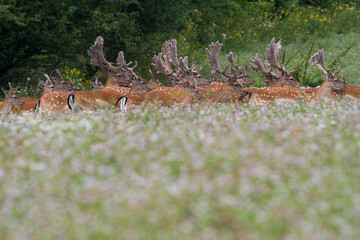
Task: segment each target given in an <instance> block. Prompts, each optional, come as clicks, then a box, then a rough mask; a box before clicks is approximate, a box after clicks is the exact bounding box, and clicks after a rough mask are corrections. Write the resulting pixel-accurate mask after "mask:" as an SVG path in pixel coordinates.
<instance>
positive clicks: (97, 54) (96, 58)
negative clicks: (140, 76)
mask: <svg viewBox="0 0 360 240" xmlns="http://www.w3.org/2000/svg"><path fill="white" fill-rule="evenodd" d="M103 45H104V39H103V38H102V37H101V36H99V37H97V38H96V40H95V43H94V45H93V46H91V47H90V48H89V50H88V55H89V56H90V58H91V61H90V63H91V64H92V65H94V66H97V67H101V68H102V69H104V70H105V71H106V72H107V74H108V79H107V82H106V86H116V87H129V86H130V80H129V79H130V75H131V71H132V70H133V69H135V67H136V63H135V66H134V67H133V68H129V67H128V65H129V64H131V62H130V63H129V64H127V63H126V62H125V59H124V58H123V56H124V53H123V52H120V53H119V56H118V58H117V63H118V65H119V66H117V67H115V66H113V64H112V63H111V62H108V61H107V60H106V59H105V57H104V53H103Z"/></svg>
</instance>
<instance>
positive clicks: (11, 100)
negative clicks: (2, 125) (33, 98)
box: [0, 83, 25, 115]
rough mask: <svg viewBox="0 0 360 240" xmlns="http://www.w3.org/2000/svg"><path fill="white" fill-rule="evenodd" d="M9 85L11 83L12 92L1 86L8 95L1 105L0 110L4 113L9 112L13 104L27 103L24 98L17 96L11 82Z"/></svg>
mask: <svg viewBox="0 0 360 240" xmlns="http://www.w3.org/2000/svg"><path fill="white" fill-rule="evenodd" d="M9 85H10V93H9V92H8V91H6V90H5V89H4V88H1V90H2V91H3V93H4V94H5V96H6V98H5V100H4V102H3V103H2V104H1V105H0V112H1V113H2V115H5V114H7V113H8V112H9V111H10V110H11V107H12V106H13V105H23V104H24V103H25V102H24V101H23V100H21V99H20V98H18V97H17V96H16V94H15V92H14V91H13V89H12V87H11V84H10V83H9Z"/></svg>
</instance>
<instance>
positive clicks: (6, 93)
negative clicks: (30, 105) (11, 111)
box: [1, 88, 9, 97]
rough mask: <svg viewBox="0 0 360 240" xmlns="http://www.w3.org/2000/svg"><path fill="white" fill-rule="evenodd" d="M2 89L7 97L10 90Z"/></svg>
mask: <svg viewBox="0 0 360 240" xmlns="http://www.w3.org/2000/svg"><path fill="white" fill-rule="evenodd" d="M1 90H2V91H3V93H4V94H5V96H6V97H7V96H9V92H8V91H6V90H5V89H4V88H1Z"/></svg>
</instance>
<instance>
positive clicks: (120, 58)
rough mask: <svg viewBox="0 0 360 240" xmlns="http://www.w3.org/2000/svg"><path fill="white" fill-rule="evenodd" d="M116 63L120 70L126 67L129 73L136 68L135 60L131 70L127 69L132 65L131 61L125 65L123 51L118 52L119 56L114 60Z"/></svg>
mask: <svg viewBox="0 0 360 240" xmlns="http://www.w3.org/2000/svg"><path fill="white" fill-rule="evenodd" d="M116 63H117V64H118V65H120V66H121V67H122V68H125V67H127V69H128V70H130V71H134V70H135V68H136V67H137V61H136V60H135V63H134V65H133V67H132V68H129V65H131V64H132V61H130V62H129V63H126V60H125V56H124V52H123V51H120V52H119V55H118V57H117V59H116Z"/></svg>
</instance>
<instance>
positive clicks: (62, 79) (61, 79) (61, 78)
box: [55, 69, 65, 83]
mask: <svg viewBox="0 0 360 240" xmlns="http://www.w3.org/2000/svg"><path fill="white" fill-rule="evenodd" d="M55 72H56V73H57V75H59V79H60V81H59V82H60V83H63V82H64V83H65V80H64V78H63V76H62V75H61V72H60V70H59V69H55Z"/></svg>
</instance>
